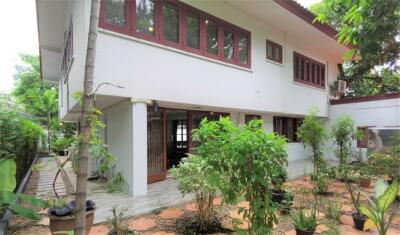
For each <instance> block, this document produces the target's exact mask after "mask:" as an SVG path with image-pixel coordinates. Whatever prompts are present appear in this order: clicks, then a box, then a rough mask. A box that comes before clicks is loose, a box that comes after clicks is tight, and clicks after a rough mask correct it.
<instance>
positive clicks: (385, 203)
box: [359, 180, 399, 235]
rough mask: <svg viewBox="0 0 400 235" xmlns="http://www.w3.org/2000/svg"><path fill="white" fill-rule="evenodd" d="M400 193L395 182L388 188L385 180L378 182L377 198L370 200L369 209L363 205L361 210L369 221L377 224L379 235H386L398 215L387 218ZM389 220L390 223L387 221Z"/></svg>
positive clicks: (376, 188) (376, 187)
mask: <svg viewBox="0 0 400 235" xmlns="http://www.w3.org/2000/svg"><path fill="white" fill-rule="evenodd" d="M398 192H399V183H398V182H397V180H395V181H394V182H393V183H392V184H391V185H390V186H388V185H387V184H386V183H385V182H383V180H378V181H377V182H376V186H375V197H374V199H371V198H369V197H368V196H367V195H365V196H367V198H368V201H369V204H370V206H369V207H366V206H363V205H361V206H360V207H359V210H360V211H361V212H362V213H363V214H365V215H367V216H368V219H370V220H371V221H372V223H373V224H375V226H376V228H377V229H378V232H379V235H385V234H386V232H387V230H388V229H389V226H390V223H391V222H392V220H393V219H394V218H395V216H396V213H394V214H392V215H391V216H390V217H387V216H386V212H387V211H388V210H389V208H390V205H391V204H392V203H393V202H394V200H395V198H396V195H397V194H398ZM386 218H388V221H386Z"/></svg>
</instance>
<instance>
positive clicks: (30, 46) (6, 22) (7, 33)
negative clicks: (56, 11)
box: [0, 0, 39, 93]
mask: <svg viewBox="0 0 400 235" xmlns="http://www.w3.org/2000/svg"><path fill="white" fill-rule="evenodd" d="M2 8H3V11H2V12H1V14H0V22H1V30H2V32H3V33H2V34H1V36H0V93H3V92H9V91H10V90H11V88H12V86H13V83H14V81H13V75H14V73H15V65H16V64H18V63H20V60H19V53H29V54H38V53H39V50H38V36H37V24H36V7H35V1H34V0H9V1H4V2H3V3H2Z"/></svg>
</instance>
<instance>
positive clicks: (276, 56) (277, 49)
mask: <svg viewBox="0 0 400 235" xmlns="http://www.w3.org/2000/svg"><path fill="white" fill-rule="evenodd" d="M266 48H267V59H269V60H272V61H275V62H278V63H280V64H281V63H282V46H281V45H279V44H278V43H275V42H273V41H270V40H267V47H266Z"/></svg>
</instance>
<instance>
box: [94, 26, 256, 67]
mask: <svg viewBox="0 0 400 235" xmlns="http://www.w3.org/2000/svg"><path fill="white" fill-rule="evenodd" d="M98 31H99V32H101V33H104V34H108V35H112V36H116V37H120V38H123V39H127V40H131V41H135V42H140V43H143V44H147V45H151V46H155V47H158V48H161V49H165V50H169V51H173V52H177V53H180V54H183V55H187V56H191V57H194V58H198V59H202V60H205V61H209V62H213V63H216V64H220V65H225V66H227V67H231V68H235V69H239V70H242V71H246V72H250V73H252V72H253V70H252V69H249V68H245V67H242V66H238V65H234V64H230V63H226V62H223V61H219V60H215V59H211V58H208V57H205V56H201V55H197V54H194V53H190V52H187V51H182V50H180V49H176V48H173V47H168V46H165V45H162V44H158V43H155V42H151V41H147V40H144V39H141V38H137V37H133V36H128V35H125V34H121V33H116V32H113V31H110V30H107V29H102V28H99V29H98Z"/></svg>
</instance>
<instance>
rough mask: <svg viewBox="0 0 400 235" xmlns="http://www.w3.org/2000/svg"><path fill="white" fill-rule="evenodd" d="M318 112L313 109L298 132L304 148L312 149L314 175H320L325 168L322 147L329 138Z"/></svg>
mask: <svg viewBox="0 0 400 235" xmlns="http://www.w3.org/2000/svg"><path fill="white" fill-rule="evenodd" d="M318 112H319V110H318V109H317V108H312V109H311V110H310V111H309V113H308V114H307V115H306V116H305V118H304V121H303V123H302V124H301V126H300V127H299V128H298V130H297V136H298V137H299V139H300V141H301V142H303V144H304V147H306V146H309V147H311V149H312V157H313V163H314V175H317V174H319V172H320V170H323V169H324V168H325V165H326V163H325V161H324V159H323V156H322V147H323V145H324V143H325V141H326V140H327V136H328V135H327V133H326V130H325V128H324V125H323V123H322V121H321V120H319V119H318V117H317V114H318Z"/></svg>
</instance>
